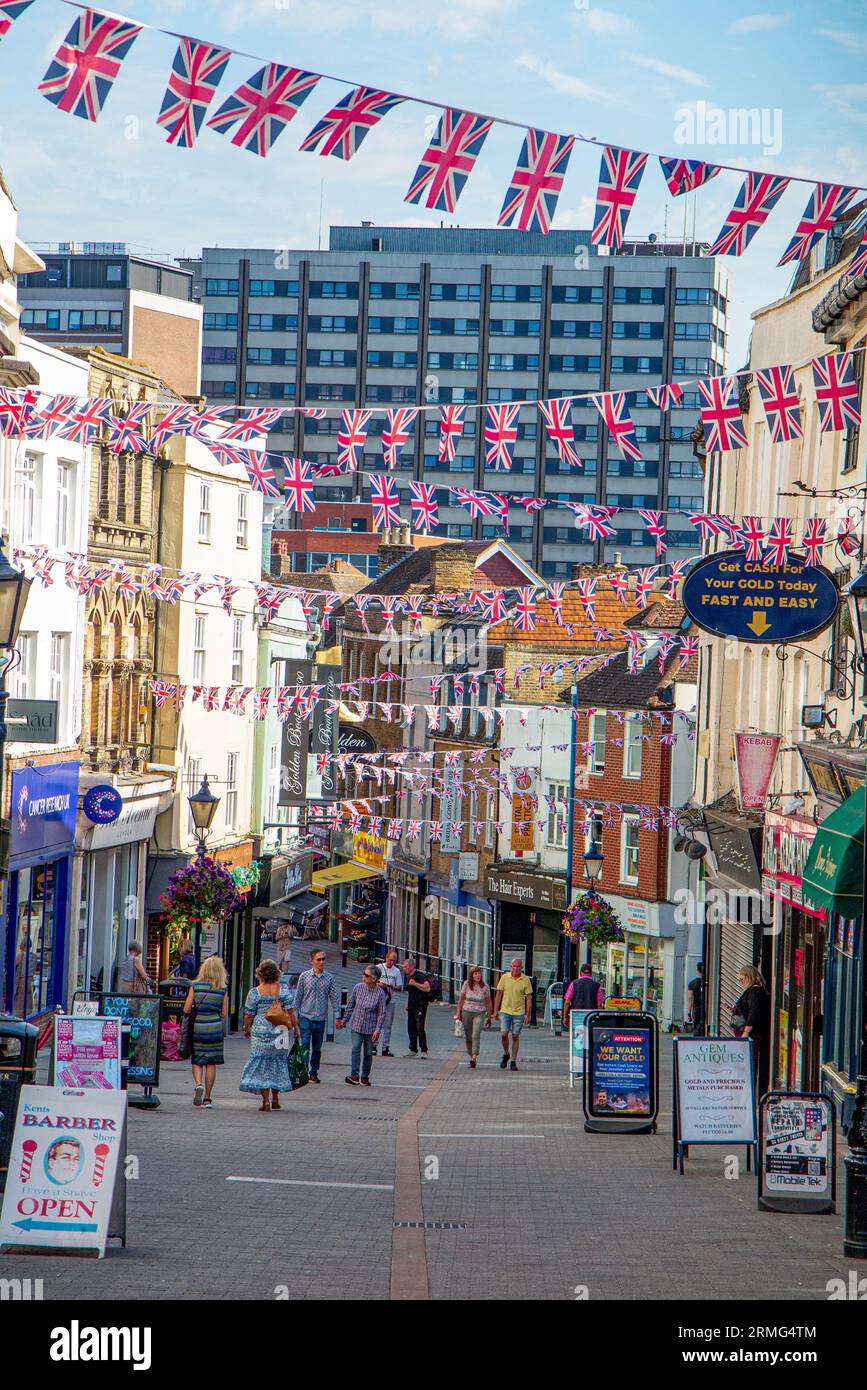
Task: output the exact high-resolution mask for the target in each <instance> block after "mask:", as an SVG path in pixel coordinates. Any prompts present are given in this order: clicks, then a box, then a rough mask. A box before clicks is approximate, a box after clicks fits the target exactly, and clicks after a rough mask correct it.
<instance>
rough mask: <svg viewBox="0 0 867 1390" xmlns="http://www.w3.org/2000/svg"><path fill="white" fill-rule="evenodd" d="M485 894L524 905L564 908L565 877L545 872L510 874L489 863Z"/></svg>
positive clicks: (488, 896)
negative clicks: (556, 876)
mask: <svg viewBox="0 0 867 1390" xmlns="http://www.w3.org/2000/svg"><path fill="white" fill-rule="evenodd" d="M485 897H486V898H497V899H499V900H500V901H501V902H506V903H523V904H524V906H525V907H542V908H549V909H550V910H551V911H552V912H558V911H563V912H565V911H566V880H565V879H563V878H553V877H548V876H547V875H545V874H525V873H510V872H509V871H508V870H505V869H498V868H496V867H495V866H491V865H488V867H487V868H486V870H485Z"/></svg>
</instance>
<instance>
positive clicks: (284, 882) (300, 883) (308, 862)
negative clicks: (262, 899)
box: [268, 854, 313, 907]
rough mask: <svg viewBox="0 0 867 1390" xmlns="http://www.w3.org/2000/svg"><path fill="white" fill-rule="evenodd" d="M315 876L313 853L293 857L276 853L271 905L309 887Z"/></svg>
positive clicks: (272, 871) (273, 860)
mask: <svg viewBox="0 0 867 1390" xmlns="http://www.w3.org/2000/svg"><path fill="white" fill-rule="evenodd" d="M312 878H313V855H312V854H299V855H297V856H295V857H293V858H292V859H288V858H286V857H285V856H284V855H279V854H275V855H274V858H273V859H272V860H271V886H270V891H269V895H268V902H269V905H270V906H272V907H273V905H274V903H276V902H282V900H283V899H284V898H288V897H290V896H291V894H293V893H300V892H301V891H302V890H303V889H305V888H309V887H310V883H311V880H312Z"/></svg>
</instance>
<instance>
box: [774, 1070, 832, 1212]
mask: <svg viewBox="0 0 867 1390" xmlns="http://www.w3.org/2000/svg"><path fill="white" fill-rule="evenodd" d="M759 1131H760V1132H759V1163H758V1205H759V1210H760V1211H800V1212H805V1213H819V1212H833V1211H836V1195H837V1193H836V1157H837V1156H836V1114H835V1110H834V1102H833V1101H832V1100H831V1099H830V1097H829V1096H824V1095H817V1094H815V1093H812V1092H807V1091H770V1092H769V1093H768V1094H767V1095H766V1096H763V1097H762V1100H761V1104H760V1106H759Z"/></svg>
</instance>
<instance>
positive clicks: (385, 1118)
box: [355, 1115, 397, 1125]
mask: <svg viewBox="0 0 867 1390" xmlns="http://www.w3.org/2000/svg"><path fill="white" fill-rule="evenodd" d="M355 1118H356V1120H379V1121H380V1123H382V1124H386V1125H396V1124H397V1116H396V1115H356V1117H355Z"/></svg>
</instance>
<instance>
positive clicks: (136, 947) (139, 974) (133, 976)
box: [118, 941, 195, 994]
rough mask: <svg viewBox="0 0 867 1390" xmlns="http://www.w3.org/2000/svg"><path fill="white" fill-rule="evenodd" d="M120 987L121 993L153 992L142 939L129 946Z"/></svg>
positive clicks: (119, 979) (119, 977)
mask: <svg viewBox="0 0 867 1390" xmlns="http://www.w3.org/2000/svg"><path fill="white" fill-rule="evenodd" d="M193 974H195V971H193ZM118 989H119V990H120V992H121V994H150V992H151V982H150V977H149V975H148V973H147V971H146V970H145V968H144V966H143V965H142V963H141V942H140V941H131V942H130V943H129V946H128V947H127V956H126V960H125V961H124V962H123V964H122V965H121V967H120V970H119V972H118Z"/></svg>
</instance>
